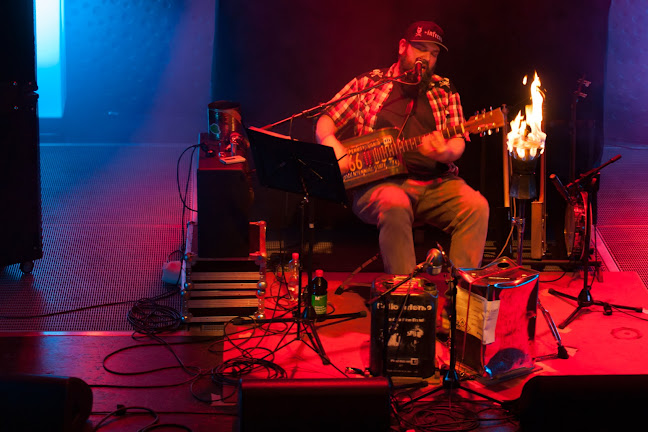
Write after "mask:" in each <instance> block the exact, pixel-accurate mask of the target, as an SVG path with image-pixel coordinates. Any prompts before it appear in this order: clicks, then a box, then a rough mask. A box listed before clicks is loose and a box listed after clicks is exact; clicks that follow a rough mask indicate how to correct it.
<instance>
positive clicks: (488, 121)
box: [464, 108, 506, 134]
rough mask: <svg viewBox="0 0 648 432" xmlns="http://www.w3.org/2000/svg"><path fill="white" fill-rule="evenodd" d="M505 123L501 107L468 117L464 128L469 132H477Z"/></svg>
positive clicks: (498, 126)
mask: <svg viewBox="0 0 648 432" xmlns="http://www.w3.org/2000/svg"><path fill="white" fill-rule="evenodd" d="M505 124H506V116H505V115H504V113H503V112H502V109H501V108H497V109H494V110H490V111H485V112H481V113H477V114H475V115H474V116H472V117H470V118H469V119H468V121H466V123H464V128H465V129H466V131H468V132H469V133H471V134H479V133H483V132H486V131H489V130H492V129H498V128H501V127H503V126H504V125H505Z"/></svg>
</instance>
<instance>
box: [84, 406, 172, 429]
mask: <svg viewBox="0 0 648 432" xmlns="http://www.w3.org/2000/svg"><path fill="white" fill-rule="evenodd" d="M129 410H140V411H144V412H147V413H149V414H151V416H153V422H152V423H149V424H148V425H147V426H145V428H146V427H149V426H152V425H154V424H156V423H158V422H159V421H160V417H159V416H158V415H157V413H156V412H155V411H153V410H152V409H150V408H146V407H140V406H130V407H124V406H121V405H117V409H116V410H115V411H113V412H111V413H109V414H107V415H106V416H105V417H104V418H102V419H101V420H100V421H99V423H97V424H96V425H95V427H94V429H93V431H97V430H99V428H100V427H101V426H102V425H103V424H104V423H105V422H106V421H108V419H110V418H111V417H115V416H117V417H118V416H123V415H126V414H128V411H129ZM141 430H142V429H140V431H141Z"/></svg>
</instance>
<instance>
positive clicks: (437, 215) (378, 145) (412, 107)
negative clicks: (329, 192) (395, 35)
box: [316, 21, 489, 274]
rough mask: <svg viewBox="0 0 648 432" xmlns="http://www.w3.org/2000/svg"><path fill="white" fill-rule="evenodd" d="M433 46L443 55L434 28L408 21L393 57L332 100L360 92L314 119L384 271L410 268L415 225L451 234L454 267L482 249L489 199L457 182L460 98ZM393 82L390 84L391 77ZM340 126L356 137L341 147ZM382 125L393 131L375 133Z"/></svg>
mask: <svg viewBox="0 0 648 432" xmlns="http://www.w3.org/2000/svg"><path fill="white" fill-rule="evenodd" d="M441 48H443V49H446V50H447V48H446V47H445V45H443V30H442V29H441V28H440V27H439V26H438V25H437V24H435V23H433V22H430V21H420V22H416V23H414V24H412V25H411V26H409V27H408V29H407V31H406V33H405V37H404V38H403V39H401V40H400V41H399V43H398V54H399V57H398V61H397V62H396V63H395V64H393V65H392V66H391V67H390V68H389V69H386V70H374V71H372V72H369V73H367V74H364V75H361V76H360V77H358V78H354V79H353V80H352V81H351V82H349V83H348V84H347V85H346V86H345V87H344V88H343V89H342V90H341V91H340V92H339V93H338V94H337V95H336V96H335V98H334V100H337V99H339V98H340V97H343V96H345V95H349V94H354V93H356V92H359V93H358V94H357V95H354V96H352V97H350V98H347V99H344V100H341V101H340V102H338V103H336V104H333V105H331V106H330V107H329V108H327V109H326V110H325V111H324V114H323V115H322V116H321V117H320V118H319V119H318V122H317V129H316V137H317V141H318V142H319V143H321V144H324V145H328V146H330V147H333V149H334V150H335V154H336V156H337V158H338V161H339V164H340V169H341V171H342V174H343V176H344V179H345V187H347V189H351V191H350V193H351V196H352V199H353V212H354V213H355V214H356V215H357V216H358V217H359V218H360V219H361V220H363V221H364V222H366V223H369V224H374V225H377V227H378V230H379V232H380V234H379V244H380V253H381V255H382V259H383V263H384V267H385V272H386V273H390V274H409V273H411V272H412V271H413V270H414V268H415V267H416V264H417V263H416V256H415V252H414V241H413V234H412V225H413V224H414V223H415V222H422V223H426V224H430V225H433V226H436V227H438V228H440V229H442V230H444V231H445V232H447V233H449V234H450V235H451V237H452V240H451V244H450V253H449V256H450V259H451V260H452V262H453V263H454V265H455V266H456V267H459V268H477V267H480V265H481V260H482V257H483V253H484V245H485V242H486V233H487V229H488V212H489V210H488V202H487V201H486V199H485V198H484V197H483V196H482V195H481V194H480V193H479V192H477V191H475V190H473V189H472V188H471V187H470V186H468V185H467V184H466V183H465V182H464V181H463V180H462V179H461V178H459V177H458V176H457V168H456V166H455V165H454V164H453V162H454V161H456V160H457V159H458V158H459V157H460V156H461V155H462V154H463V151H464V148H465V139H466V138H467V137H468V132H466V130H465V128H464V125H465V124H466V123H465V121H464V117H463V109H462V107H461V101H460V98H459V94H458V93H457V92H456V91H455V90H454V87H453V86H452V85H451V84H450V81H449V80H448V79H447V78H442V77H440V76H438V75H435V74H434V73H433V72H434V68H435V65H436V61H437V56H438V55H439V52H440V50H441ZM407 71H410V73H409V74H406V72H407ZM397 76H401V78H399V79H398V80H397V81H396V82H394V81H393V80H391V79H390V78H392V77H397ZM383 80H384V84H381V81H383ZM370 87H374V88H372V89H369V88H370ZM365 90H366V91H365ZM347 125H353V126H354V133H355V135H356V138H353V139H351V140H349V141H345V142H344V143H342V142H340V141H339V140H338V138H337V137H336V134H337V133H338V131H340V130H341V129H342V128H343V127H345V126H347ZM384 128H395V129H393V130H394V132H391V134H390V133H387V132H384V133H381V131H385V129H384ZM370 134H371V135H370ZM363 138H367V139H366V140H365V141H364V142H363ZM403 150H409V151H403ZM399 152H402V156H401V155H396V153H399Z"/></svg>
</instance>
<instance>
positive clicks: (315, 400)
mask: <svg viewBox="0 0 648 432" xmlns="http://www.w3.org/2000/svg"><path fill="white" fill-rule="evenodd" d="M238 406H239V431H240V432H258V431H263V430H280V431H282V432H297V431H299V432H302V431H308V432H331V431H336V432H357V431H372V432H381V431H385V432H386V431H388V430H389V423H390V404H389V385H388V381H387V379H386V378H339V379H274V380H257V379H247V380H246V379H243V380H241V386H240V390H239V404H238Z"/></svg>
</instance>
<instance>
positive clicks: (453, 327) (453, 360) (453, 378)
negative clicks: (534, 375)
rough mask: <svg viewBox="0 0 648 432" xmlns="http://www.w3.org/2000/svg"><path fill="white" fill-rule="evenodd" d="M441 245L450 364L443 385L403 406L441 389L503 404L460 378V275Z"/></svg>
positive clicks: (405, 404)
mask: <svg viewBox="0 0 648 432" xmlns="http://www.w3.org/2000/svg"><path fill="white" fill-rule="evenodd" d="M437 246H438V247H439V250H440V251H441V255H442V256H443V261H444V263H445V265H446V266H447V268H448V279H447V280H446V282H447V284H448V292H449V293H450V298H451V299H452V310H451V311H450V317H449V318H450V364H449V366H448V370H447V371H446V372H445V374H444V375H443V380H442V382H441V385H440V386H439V387H437V388H435V389H433V390H430V391H429V392H426V393H423V394H421V395H419V396H417V397H415V398H412V399H410V400H409V401H407V402H406V403H404V404H403V405H402V406H403V407H405V406H407V405H409V404H412V403H414V402H417V401H419V400H421V399H423V398H426V397H428V396H431V395H433V394H435V393H437V392H439V391H441V390H448V391H451V390H463V391H465V392H467V393H471V394H473V395H475V396H479V397H482V398H484V399H487V400H489V401H491V402H495V403H496V404H499V405H502V403H503V402H502V401H499V400H497V399H495V398H492V397H490V396H487V395H485V394H482V393H479V392H477V391H475V390H473V389H471V388H468V387H465V386H462V385H461V382H460V380H459V374H458V373H457V354H456V351H457V350H456V346H455V344H456V341H457V338H456V331H457V283H458V281H459V277H458V275H457V271H456V269H455V267H454V265H453V264H452V261H451V260H450V258H449V257H448V256H447V255H446V253H445V252H444V251H443V249H442V248H441V247H440V246H439V245H438V244H437Z"/></svg>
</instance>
